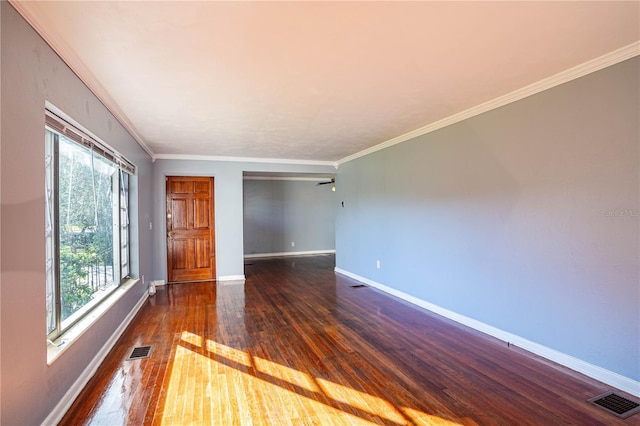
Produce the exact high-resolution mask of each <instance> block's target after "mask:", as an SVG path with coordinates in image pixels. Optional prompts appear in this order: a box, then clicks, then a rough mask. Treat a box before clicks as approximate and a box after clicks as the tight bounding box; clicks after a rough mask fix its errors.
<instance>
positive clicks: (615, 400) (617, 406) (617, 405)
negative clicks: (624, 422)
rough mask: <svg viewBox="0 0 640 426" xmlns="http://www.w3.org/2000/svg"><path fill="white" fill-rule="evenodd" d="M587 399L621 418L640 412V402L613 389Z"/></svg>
mask: <svg viewBox="0 0 640 426" xmlns="http://www.w3.org/2000/svg"><path fill="white" fill-rule="evenodd" d="M588 401H589V402H590V403H592V404H595V405H597V406H598V407H600V408H603V409H605V410H607V411H608V412H610V413H611V414H615V415H616V416H618V417H621V418H623V419H626V418H627V417H629V416H632V415H634V414H636V413H638V412H640V404H638V403H637V402H634V401H631V400H630V399H627V398H625V397H622V396H620V395H618V394H616V393H614V392H613V391H609V392H605V393H603V394H602V395H598V396H595V397H593V398H591V399H589V400H588Z"/></svg>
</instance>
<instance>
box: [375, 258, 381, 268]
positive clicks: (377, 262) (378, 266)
mask: <svg viewBox="0 0 640 426" xmlns="http://www.w3.org/2000/svg"><path fill="white" fill-rule="evenodd" d="M376 268H378V269H380V261H379V260H376Z"/></svg>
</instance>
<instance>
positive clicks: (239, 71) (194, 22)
mask: <svg viewBox="0 0 640 426" xmlns="http://www.w3.org/2000/svg"><path fill="white" fill-rule="evenodd" d="M12 4H14V6H15V7H16V8H17V9H18V10H19V12H20V13H21V14H22V15H23V16H25V17H26V18H27V20H28V21H29V22H30V23H31V24H32V25H34V26H35V27H36V29H37V30H38V31H39V32H40V33H41V34H42V35H43V37H44V38H45V39H46V40H47V41H48V42H49V43H50V44H51V45H52V46H53V47H54V49H55V50H56V51H57V52H58V53H59V54H60V55H61V56H62V57H63V59H65V60H66V61H67V62H68V63H69V65H70V66H71V68H72V69H74V71H76V73H78V75H79V76H80V78H82V79H83V81H85V83H87V85H88V86H89V87H90V88H92V90H94V92H95V93H96V94H97V95H98V96H99V97H100V98H101V100H102V101H103V102H104V103H105V104H106V105H107V107H109V109H111V111H112V112H113V113H114V114H115V115H116V116H117V117H118V118H119V119H120V120H121V121H122V122H123V124H124V125H125V126H126V127H127V128H128V129H129V130H130V132H131V133H132V134H133V135H134V137H136V138H137V139H138V140H139V141H140V142H141V144H143V145H146V146H147V149H148V150H149V151H151V153H152V154H156V155H158V156H160V157H165V158H166V157H167V156H171V155H202V156H229V157H251V158H277V159H296V160H315V161H336V160H339V159H342V158H344V157H347V156H350V155H352V154H354V153H357V152H359V151H362V150H364V149H367V148H369V147H372V146H374V145H377V144H380V143H383V142H385V141H388V140H390V139H393V138H395V137H398V136H399V135H403V134H405V133H407V132H411V131H415V130H416V129H419V128H422V127H424V126H428V125H429V124H431V123H434V122H438V121H439V120H442V119H445V118H447V117H449V116H452V115H454V114H457V113H460V112H461V111H464V110H467V109H469V108H472V107H474V106H477V105H479V104H482V103H485V102H487V101H490V100H492V99H495V98H498V97H500V96H503V95H505V94H508V93H510V92H513V91H515V90H517V89H520V88H522V87H524V86H527V85H530V84H532V83H535V82H538V81H540V80H543V79H545V78H548V77H550V76H553V75H554V74H557V73H559V72H562V71H564V70H567V69H569V68H572V67H575V66H577V65H580V64H582V63H584V62H587V61H590V60H592V59H594V58H597V57H600V56H602V55H605V54H607V53H609V52H612V51H614V50H616V49H619V48H623V47H625V46H627V47H628V46H629V45H630V44H633V43H636V46H637V42H638V40H639V39H640V23H639V19H640V3H639V2H637V1H626V2H610V1H600V2H582V1H569V2H507V1H501V2H478V1H472V2H306V1H300V2H262V1H245V2H202V1H201V2H191V1H168V2H167V1H163V2H148V1H141V2H137V1H133V2H116V1H103V2H93V1H29V2H22V1H13V2H12Z"/></svg>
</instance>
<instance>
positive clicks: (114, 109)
mask: <svg viewBox="0 0 640 426" xmlns="http://www.w3.org/2000/svg"><path fill="white" fill-rule="evenodd" d="M9 4H11V6H13V8H14V9H15V10H16V11H17V12H18V13H19V14H20V15H21V16H22V17H23V18H24V19H25V20H26V21H27V23H28V24H29V25H31V27H33V29H34V30H36V32H37V33H38V34H39V35H40V37H42V38H43V39H44V41H45V42H46V43H47V44H48V45H49V46H50V47H51V48H52V49H53V51H54V52H55V53H56V54H57V55H58V56H59V57H60V59H62V61H63V62H64V63H65V64H67V66H68V67H69V68H70V69H71V71H72V72H73V73H74V74H75V75H76V76H77V77H78V78H79V79H80V81H82V82H83V83H84V84H85V86H87V88H88V89H89V90H90V91H91V92H92V93H93V94H94V95H95V96H96V97H97V98H98V100H99V101H100V102H102V104H103V105H104V106H105V108H107V110H109V112H110V113H111V114H112V115H113V116H114V118H115V119H116V120H118V122H119V123H120V124H121V125H122V126H123V127H124V128H125V130H126V131H127V132H129V134H130V135H131V137H133V139H135V141H136V142H137V143H138V145H140V147H141V148H142V149H143V150H144V151H145V152H146V153H147V154H149V156H150V157H151V158H153V156H154V154H155V153H154V152H153V150H152V149H151V147H150V146H149V145H147V143H146V142H145V141H144V138H143V137H142V136H141V135H140V134H139V133H138V131H137V130H136V128H135V126H134V125H133V123H131V121H129V119H128V118H127V116H126V115H125V113H124V112H123V111H122V109H120V107H119V106H118V103H117V102H116V101H115V100H114V99H113V98H112V97H111V95H110V94H109V92H107V90H106V89H105V88H104V87H103V86H102V85H101V84H100V82H99V81H98V79H97V78H96V77H95V76H94V75H93V73H92V72H91V71H90V70H89V68H88V67H87V66H86V65H85V63H84V62H83V61H82V59H80V57H79V56H78V55H77V54H76V52H75V51H74V50H73V49H71V47H69V45H68V44H67V43H65V42H64V41H63V40H62V38H61V37H59V35H58V34H57V33H55V32H53V31H51V30H49V29H48V28H50V26H48V25H46V23H45V22H44V18H43V16H44V15H43V14H42V13H38V12H37V11H38V9H39V5H38V2H35V1H19V0H9Z"/></svg>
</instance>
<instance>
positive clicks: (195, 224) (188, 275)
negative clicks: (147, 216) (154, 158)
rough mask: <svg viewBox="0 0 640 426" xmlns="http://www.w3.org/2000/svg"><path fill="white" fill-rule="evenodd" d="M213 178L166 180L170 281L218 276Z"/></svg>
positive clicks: (198, 279) (172, 178)
mask: <svg viewBox="0 0 640 426" xmlns="http://www.w3.org/2000/svg"><path fill="white" fill-rule="evenodd" d="M213 211H214V198H213V178H212V177H182V176H169V177H167V267H168V278H169V282H181V281H202V280H212V279H215V277H216V257H215V245H214V241H215V238H214V235H215V230H214V220H213V218H214V216H213V214H214V213H213Z"/></svg>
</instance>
